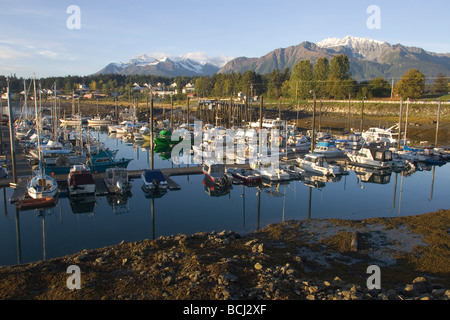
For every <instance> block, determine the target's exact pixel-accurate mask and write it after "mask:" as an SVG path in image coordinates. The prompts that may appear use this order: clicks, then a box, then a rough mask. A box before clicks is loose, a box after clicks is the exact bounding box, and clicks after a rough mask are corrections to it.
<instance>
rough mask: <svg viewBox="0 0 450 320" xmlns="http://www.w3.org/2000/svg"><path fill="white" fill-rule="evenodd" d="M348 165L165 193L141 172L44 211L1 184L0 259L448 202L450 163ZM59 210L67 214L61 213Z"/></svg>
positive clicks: (197, 180) (137, 158)
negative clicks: (125, 189)
mask: <svg viewBox="0 0 450 320" xmlns="http://www.w3.org/2000/svg"><path fill="white" fill-rule="evenodd" d="M116 140H117V139H114V140H107V141H106V144H107V145H108V146H109V147H111V148H112V149H118V150H119V153H118V157H125V158H129V157H132V156H133V157H134V160H133V161H132V162H131V163H130V167H129V169H131V170H134V169H142V168H147V167H149V165H153V166H154V167H155V168H171V167H174V164H173V162H172V161H171V160H165V159H164V157H161V156H160V155H161V154H160V153H156V154H155V157H154V159H152V158H153V157H152V152H151V150H150V149H149V148H148V149H146V148H145V143H143V144H142V145H139V146H138V147H137V149H139V150H137V149H136V148H135V149H133V147H132V146H125V145H123V144H122V145H121V146H120V148H117V147H115V145H116V144H118V143H121V142H117V141H116ZM162 152H166V151H162ZM145 153H147V155H148V156H147V157H146V156H143V154H145ZM177 166H178V165H177ZM348 169H349V170H351V171H350V174H349V175H345V176H337V177H326V176H318V175H313V174H303V175H301V177H300V178H299V179H296V180H292V181H290V182H284V183H270V182H267V181H265V182H264V183H262V184H260V185H257V186H246V185H232V186H230V187H228V188H224V189H222V188H217V187H216V186H212V185H211V184H209V183H208V181H207V180H205V179H204V176H203V175H190V176H181V177H176V176H173V177H172V178H173V180H176V183H177V184H179V186H180V190H178V191H173V190H166V191H165V192H162V193H161V192H159V193H148V192H144V191H145V190H143V189H141V187H142V181H141V180H140V179H135V180H132V184H133V185H134V187H133V188H132V190H133V194H129V195H127V196H116V195H110V194H108V195H97V196H93V195H91V196H89V197H81V198H68V197H67V196H64V193H62V194H60V198H59V201H58V203H57V206H56V207H54V208H52V209H49V210H46V211H42V212H39V211H37V210H34V211H27V212H22V211H18V210H17V209H16V208H15V206H14V204H11V203H9V201H8V200H7V199H9V198H10V197H11V195H12V193H13V190H12V189H11V188H4V189H3V190H1V192H0V197H3V204H1V206H0V207H1V208H2V209H1V211H2V213H3V214H1V215H0V241H1V243H2V250H1V251H0V265H7V264H16V263H23V262H25V263H27V262H30V261H36V260H40V259H43V258H45V259H47V258H53V257H56V256H61V255H65V254H70V253H74V252H78V251H81V250H83V249H85V248H96V247H103V246H107V245H114V244H117V243H119V242H120V241H122V240H125V241H138V240H141V239H145V238H151V239H155V238H156V237H158V236H168V235H171V234H178V233H185V234H192V233H195V232H198V231H206V232H210V231H213V230H214V231H222V230H233V231H236V232H238V233H241V234H246V233H250V232H253V231H255V230H260V229H261V228H262V227H264V226H266V225H267V224H269V223H278V222H280V221H284V220H288V219H300V220H301V219H327V218H342V219H364V218H369V217H384V216H387V217H391V216H398V215H402V214H403V215H415V214H422V213H425V212H432V211H435V210H438V209H441V208H448V190H449V188H450V179H449V177H450V166H448V165H446V166H442V167H438V166H436V167H432V166H423V167H419V170H418V171H416V172H414V173H411V172H401V173H400V172H376V171H371V170H370V169H364V168H361V167H355V168H348ZM66 208H68V209H69V210H65V209H66ZM58 210H59V220H58V217H57V215H55V214H54V213H55V212H58ZM111 212H112V213H113V214H111ZM33 213H34V214H33ZM94 214H95V219H91V218H93V217H94ZM36 226H38V228H37V227H36ZM35 229H38V230H35ZM80 235H82V236H80ZM36 244H39V246H37V245H36Z"/></svg>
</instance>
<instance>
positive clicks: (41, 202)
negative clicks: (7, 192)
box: [16, 197, 57, 210]
mask: <svg viewBox="0 0 450 320" xmlns="http://www.w3.org/2000/svg"><path fill="white" fill-rule="evenodd" d="M56 202H57V199H56V198H55V197H44V198H37V199H35V198H24V199H20V200H18V201H17V202H16V208H17V209H19V210H32V209H42V208H48V207H52V206H54V205H55V204H56Z"/></svg>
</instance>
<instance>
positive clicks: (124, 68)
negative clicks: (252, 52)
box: [95, 54, 228, 77]
mask: <svg viewBox="0 0 450 320" xmlns="http://www.w3.org/2000/svg"><path fill="white" fill-rule="evenodd" d="M226 61H228V60H226ZM226 61H223V59H222V58H206V60H205V59H202V60H198V59H194V58H190V57H184V56H179V57H175V56H162V57H154V56H151V55H147V54H141V55H138V56H136V57H134V58H132V59H130V60H129V61H128V62H125V63H123V62H113V63H110V64H108V65H107V66H106V67H104V68H103V69H102V70H100V71H98V72H97V73H95V74H125V75H133V74H139V75H156V76H162V77H178V76H189V77H192V76H206V75H213V74H215V73H217V72H219V70H220V67H221V66H223V65H224V63H225V62H226Z"/></svg>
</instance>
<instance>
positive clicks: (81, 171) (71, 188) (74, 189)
mask: <svg viewBox="0 0 450 320" xmlns="http://www.w3.org/2000/svg"><path fill="white" fill-rule="evenodd" d="M67 193H68V194H69V195H70V196H75V195H85V194H92V193H95V181H94V176H93V174H92V172H91V169H90V168H89V167H88V166H86V165H84V164H80V165H74V166H73V167H72V169H70V172H69V174H68V175H67Z"/></svg>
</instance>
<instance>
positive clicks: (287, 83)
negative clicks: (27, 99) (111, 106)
mask: <svg viewBox="0 0 450 320" xmlns="http://www.w3.org/2000/svg"><path fill="white" fill-rule="evenodd" d="M9 80H10V91H11V92H16V93H17V92H21V91H23V88H24V81H25V82H27V81H29V82H28V83H27V86H28V85H29V84H30V83H31V80H30V79H23V78H17V77H15V76H10V77H9ZM38 81H39V83H40V86H41V88H47V89H53V88H54V86H55V85H56V88H57V89H58V90H60V91H61V92H63V93H65V94H71V93H72V92H73V91H74V90H77V89H78V85H79V84H84V85H86V86H87V87H88V88H89V90H90V91H95V92H100V93H103V94H106V95H111V94H113V93H114V94H116V96H117V95H118V96H121V97H125V96H127V97H130V96H131V95H135V96H136V95H139V93H134V92H132V90H131V88H132V85H133V84H134V83H138V84H140V85H142V84H145V83H147V84H151V85H152V86H155V85H156V84H157V83H162V84H164V85H165V86H167V88H168V86H169V85H170V84H172V83H174V82H175V83H176V84H177V88H182V87H183V86H185V85H186V84H187V83H193V84H194V85H195V93H196V95H197V96H198V97H208V98H212V97H214V98H229V97H230V96H236V95H237V94H238V93H242V95H245V96H248V97H254V96H260V95H264V96H265V97H266V98H268V99H279V98H283V99H285V98H286V99H291V100H294V99H295V100H299V99H302V100H304V99H311V98H313V96H315V97H317V98H320V99H348V98H352V99H363V98H366V99H370V98H386V97H390V96H391V95H392V94H393V95H394V96H395V97H397V98H398V97H401V98H403V99H407V98H411V99H417V98H419V97H420V96H422V95H423V94H424V93H425V92H426V90H427V92H429V93H436V94H445V93H448V92H449V91H450V88H449V77H446V76H444V75H443V74H440V75H439V76H438V77H436V78H435V80H434V83H433V84H432V85H431V87H429V88H427V86H426V79H425V76H424V75H423V74H422V73H421V72H420V71H419V70H417V69H410V70H408V71H407V72H406V73H405V74H404V75H403V76H402V77H401V79H400V80H399V81H398V82H397V83H396V84H395V86H394V87H392V84H391V83H390V82H389V81H387V80H386V79H384V78H383V77H376V78H373V79H371V80H370V81H361V82H358V81H356V80H354V79H353V78H352V75H351V71H350V62H349V59H348V57H347V56H346V55H345V54H340V55H337V56H335V57H333V58H332V59H331V60H329V59H328V58H319V59H318V60H317V61H316V62H315V63H312V62H311V61H310V60H300V61H298V62H297V63H296V64H295V65H294V67H293V68H292V70H291V69H289V68H285V69H283V70H279V69H275V70H273V71H272V72H270V73H267V74H258V73H256V72H254V71H251V70H250V71H245V72H243V73H239V72H231V73H226V74H223V73H220V74H219V73H218V74H214V75H212V76H195V77H187V76H184V77H174V78H169V77H160V76H154V75H121V74H106V75H90V76H70V75H69V76H66V77H47V78H41V79H39V80H38ZM0 90H1V91H2V92H5V91H6V77H5V76H0ZM140 95H142V93H141V94H140ZM174 98H175V99H185V98H186V96H185V95H183V94H182V93H181V90H178V94H177V95H176V96H175V97H174Z"/></svg>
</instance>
